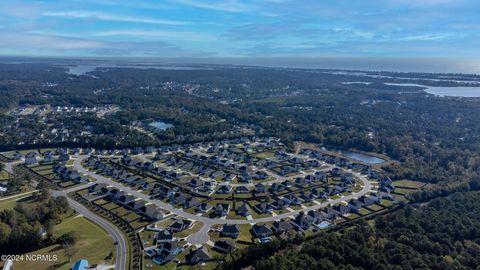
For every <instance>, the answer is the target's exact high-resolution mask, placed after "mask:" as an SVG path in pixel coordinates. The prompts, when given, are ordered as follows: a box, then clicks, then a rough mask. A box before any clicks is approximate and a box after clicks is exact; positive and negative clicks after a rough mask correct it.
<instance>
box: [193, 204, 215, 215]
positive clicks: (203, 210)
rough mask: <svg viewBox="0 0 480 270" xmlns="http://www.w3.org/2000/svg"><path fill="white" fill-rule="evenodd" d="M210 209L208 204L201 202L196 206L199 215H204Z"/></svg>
mask: <svg viewBox="0 0 480 270" xmlns="http://www.w3.org/2000/svg"><path fill="white" fill-rule="evenodd" d="M210 209H212V207H211V206H210V205H209V204H208V203H205V202H203V203H200V204H199V205H198V206H197V209H196V210H197V211H198V212H201V213H206V212H208V211H210Z"/></svg>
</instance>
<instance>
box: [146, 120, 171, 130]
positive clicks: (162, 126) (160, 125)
mask: <svg viewBox="0 0 480 270" xmlns="http://www.w3.org/2000/svg"><path fill="white" fill-rule="evenodd" d="M148 125H149V126H151V127H153V128H156V129H160V130H166V129H167V128H172V127H173V125H172V124H169V123H165V122H162V121H155V122H151V123H150V124H148Z"/></svg>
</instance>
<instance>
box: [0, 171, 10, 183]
mask: <svg viewBox="0 0 480 270" xmlns="http://www.w3.org/2000/svg"><path fill="white" fill-rule="evenodd" d="M8 178H9V176H8V173H7V172H6V171H0V181H3V180H7V179H8Z"/></svg>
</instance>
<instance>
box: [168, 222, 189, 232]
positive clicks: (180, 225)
mask: <svg viewBox="0 0 480 270" xmlns="http://www.w3.org/2000/svg"><path fill="white" fill-rule="evenodd" d="M191 225H192V221H190V220H188V219H177V220H176V221H175V222H174V223H172V224H171V225H170V226H168V229H169V230H170V231H172V232H181V231H183V230H186V229H188V228H189V227H190V226H191Z"/></svg>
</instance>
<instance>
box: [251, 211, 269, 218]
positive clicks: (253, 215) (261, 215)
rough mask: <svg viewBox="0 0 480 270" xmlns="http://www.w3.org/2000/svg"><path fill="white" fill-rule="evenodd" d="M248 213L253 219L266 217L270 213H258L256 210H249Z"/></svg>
mask: <svg viewBox="0 0 480 270" xmlns="http://www.w3.org/2000/svg"><path fill="white" fill-rule="evenodd" d="M250 214H251V215H252V218H254V219H259V218H266V217H271V216H272V215H270V214H259V213H258V212H257V211H255V210H253V209H252V211H250Z"/></svg>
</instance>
